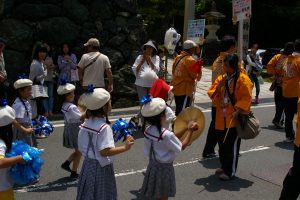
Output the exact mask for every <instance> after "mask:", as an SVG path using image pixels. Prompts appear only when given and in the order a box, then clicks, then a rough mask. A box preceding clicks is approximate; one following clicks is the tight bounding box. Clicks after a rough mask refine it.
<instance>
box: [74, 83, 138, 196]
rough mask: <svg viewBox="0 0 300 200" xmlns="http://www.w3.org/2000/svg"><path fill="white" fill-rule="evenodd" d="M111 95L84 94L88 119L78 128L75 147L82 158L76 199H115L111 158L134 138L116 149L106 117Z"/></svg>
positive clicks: (101, 90) (104, 93)
mask: <svg viewBox="0 0 300 200" xmlns="http://www.w3.org/2000/svg"><path fill="white" fill-rule="evenodd" d="M109 100H110V94H109V93H108V92H107V91H106V90H104V89H102V88H98V89H93V90H90V89H89V91H88V93H85V96H84V97H83V102H84V105H85V106H86V107H87V113H86V115H87V118H88V119H87V120H86V121H85V122H84V123H83V124H82V125H81V129H80V131H79V135H78V147H79V150H80V152H81V153H82V155H83V156H84V162H83V166H82V169H81V173H80V176H79V182H78V190H77V200H86V199H89V200H98V199H109V200H115V199H117V188H116V180H115V174H114V168H113V157H112V156H114V155H116V154H120V153H123V152H125V151H128V150H129V149H130V148H131V146H132V145H133V143H134V139H133V138H132V137H131V136H128V137H127V139H126V142H125V145H123V146H120V147H115V144H114V139H113V132H112V129H111V128H110V126H109V125H108V124H107V123H106V119H105V116H106V114H107V112H108V111H109V110H110V109H111V107H110V104H109Z"/></svg>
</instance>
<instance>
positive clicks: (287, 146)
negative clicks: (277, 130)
mask: <svg viewBox="0 0 300 200" xmlns="http://www.w3.org/2000/svg"><path fill="white" fill-rule="evenodd" d="M274 145H275V147H279V148H281V149H287V150H292V151H293V150H294V143H293V142H285V141H281V142H276V143H275V144H274Z"/></svg>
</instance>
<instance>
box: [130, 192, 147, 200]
mask: <svg viewBox="0 0 300 200" xmlns="http://www.w3.org/2000/svg"><path fill="white" fill-rule="evenodd" d="M130 193H131V194H133V195H134V196H136V197H135V198H133V199H132V200H146V199H148V198H147V197H145V196H144V195H143V194H142V193H141V192H140V190H131V191H130Z"/></svg>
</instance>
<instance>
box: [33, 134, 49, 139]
mask: <svg viewBox="0 0 300 200" xmlns="http://www.w3.org/2000/svg"><path fill="white" fill-rule="evenodd" d="M35 137H36V138H37V139H45V138H47V136H46V135H44V134H41V135H36V136H35Z"/></svg>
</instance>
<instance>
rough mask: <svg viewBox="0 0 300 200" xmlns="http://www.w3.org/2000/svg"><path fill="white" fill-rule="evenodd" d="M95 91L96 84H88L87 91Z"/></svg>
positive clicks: (88, 92)
mask: <svg viewBox="0 0 300 200" xmlns="http://www.w3.org/2000/svg"><path fill="white" fill-rule="evenodd" d="M93 92H94V85H93V84H90V85H88V86H87V91H86V93H87V94H90V93H93Z"/></svg>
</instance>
